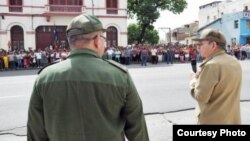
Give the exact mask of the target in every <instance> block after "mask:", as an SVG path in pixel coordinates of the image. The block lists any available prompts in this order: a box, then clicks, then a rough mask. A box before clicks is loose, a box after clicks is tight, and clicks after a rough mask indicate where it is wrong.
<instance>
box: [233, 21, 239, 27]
mask: <svg viewBox="0 0 250 141" xmlns="http://www.w3.org/2000/svg"><path fill="white" fill-rule="evenodd" d="M238 27H239V21H238V20H236V21H234V28H238Z"/></svg>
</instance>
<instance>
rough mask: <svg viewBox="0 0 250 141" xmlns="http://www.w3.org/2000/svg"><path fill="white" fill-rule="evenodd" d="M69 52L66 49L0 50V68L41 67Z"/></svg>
mask: <svg viewBox="0 0 250 141" xmlns="http://www.w3.org/2000/svg"><path fill="white" fill-rule="evenodd" d="M68 53H69V50H67V49H57V50H54V49H48V48H46V49H44V50H41V49H38V50H31V49H29V50H16V51H5V50H1V51H0V70H21V69H31V68H41V67H43V66H45V65H47V64H49V63H52V62H54V61H55V60H58V59H61V58H63V57H65V56H67V54H68Z"/></svg>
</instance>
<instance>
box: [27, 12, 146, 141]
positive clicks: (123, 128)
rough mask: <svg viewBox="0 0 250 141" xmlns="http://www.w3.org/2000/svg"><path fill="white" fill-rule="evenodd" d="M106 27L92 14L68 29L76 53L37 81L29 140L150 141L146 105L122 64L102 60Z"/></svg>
mask: <svg viewBox="0 0 250 141" xmlns="http://www.w3.org/2000/svg"><path fill="white" fill-rule="evenodd" d="M104 31H105V29H104V28H103V26H102V23H101V22H100V21H99V19H97V18H96V17H94V16H90V15H80V16H77V17H75V18H74V19H73V20H72V21H71V23H70V24H69V25H68V27H67V37H68V41H69V44H70V47H71V49H72V51H71V52H70V55H69V56H68V58H67V59H66V60H64V61H61V62H59V63H56V64H54V65H51V66H48V67H46V68H45V69H43V70H42V71H41V73H40V74H39V76H38V78H37V79H36V81H35V85H34V88H33V92H32V96H31V99H30V105H29V114H28V124H27V132H28V134H27V136H28V141H125V136H126V137H127V139H128V140H129V141H148V140H149V138H148V133H147V127H146V123H145V118H144V115H143V108H142V102H141V100H140V97H139V95H138V93H137V90H136V88H135V86H134V84H133V81H132V79H131V77H130V75H129V73H128V71H127V69H126V68H124V67H123V66H121V65H119V64H116V63H113V62H108V61H105V60H103V59H101V56H102V55H103V53H104V43H105V37H104V36H103V32H104Z"/></svg>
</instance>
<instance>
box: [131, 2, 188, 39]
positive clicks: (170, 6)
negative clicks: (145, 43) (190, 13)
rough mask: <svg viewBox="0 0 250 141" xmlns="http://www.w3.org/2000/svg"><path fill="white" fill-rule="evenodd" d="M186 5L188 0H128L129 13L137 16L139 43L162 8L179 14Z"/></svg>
mask: <svg viewBox="0 0 250 141" xmlns="http://www.w3.org/2000/svg"><path fill="white" fill-rule="evenodd" d="M186 6H187V2H186V0H128V14H129V16H130V18H133V17H136V19H137V22H138V25H139V29H140V30H139V35H138V37H137V41H138V43H141V42H142V39H143V37H144V36H145V32H146V29H148V28H151V27H152V26H153V23H154V22H155V21H156V20H157V19H158V18H159V16H160V11H161V10H169V11H172V12H173V13H174V14H179V13H181V12H182V11H183V10H184V8H186Z"/></svg>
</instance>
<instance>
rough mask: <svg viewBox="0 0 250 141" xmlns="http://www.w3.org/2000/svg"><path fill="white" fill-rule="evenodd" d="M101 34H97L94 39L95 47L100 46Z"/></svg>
mask: <svg viewBox="0 0 250 141" xmlns="http://www.w3.org/2000/svg"><path fill="white" fill-rule="evenodd" d="M98 38H99V36H97V37H96V38H95V39H94V46H95V48H98V47H99V39H98Z"/></svg>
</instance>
